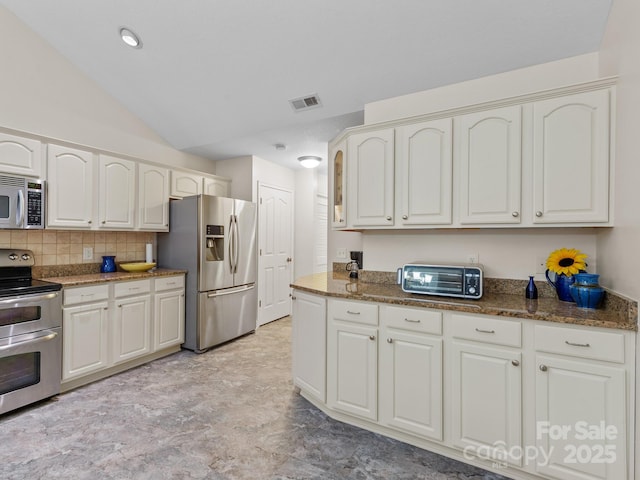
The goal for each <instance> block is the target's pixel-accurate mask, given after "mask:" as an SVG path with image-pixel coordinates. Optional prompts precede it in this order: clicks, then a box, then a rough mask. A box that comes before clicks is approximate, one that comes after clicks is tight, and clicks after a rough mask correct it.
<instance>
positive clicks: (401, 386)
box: [380, 328, 442, 440]
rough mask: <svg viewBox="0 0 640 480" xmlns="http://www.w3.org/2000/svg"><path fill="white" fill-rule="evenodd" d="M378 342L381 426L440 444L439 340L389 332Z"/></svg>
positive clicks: (440, 376)
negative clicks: (438, 441)
mask: <svg viewBox="0 0 640 480" xmlns="http://www.w3.org/2000/svg"><path fill="white" fill-rule="evenodd" d="M381 339H382V340H381V342H380V420H381V422H382V423H383V424H385V425H388V426H390V427H394V428H398V429H401V430H404V431H407V432H409V433H412V434H414V435H419V436H421V437H426V438H431V439H434V440H442V339H441V338H434V337H429V336H426V335H420V334H417V333H410V332H402V331H400V330H396V329H391V328H385V329H383V331H382V332H381Z"/></svg>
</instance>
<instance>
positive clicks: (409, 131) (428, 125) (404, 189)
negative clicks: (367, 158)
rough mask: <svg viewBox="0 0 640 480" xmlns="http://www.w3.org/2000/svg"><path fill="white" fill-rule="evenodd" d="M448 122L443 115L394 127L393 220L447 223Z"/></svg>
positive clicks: (425, 223)
mask: <svg viewBox="0 0 640 480" xmlns="http://www.w3.org/2000/svg"><path fill="white" fill-rule="evenodd" d="M451 123H452V122H451V119H450V118H445V119H442V120H434V121H431V122H425V123H419V124H415V125H406V126H403V127H399V128H397V129H396V151H397V157H396V196H397V199H398V202H397V205H398V206H399V207H400V209H399V211H398V212H397V213H396V219H397V220H398V221H397V222H396V224H398V223H400V224H402V225H438V224H441V225H442V224H450V223H451V188H452V183H451V182H452V177H451V175H452V173H451V168H452V153H451V150H452V144H451V142H452V137H451V128H452V127H451ZM398 217H400V218H399V219H398Z"/></svg>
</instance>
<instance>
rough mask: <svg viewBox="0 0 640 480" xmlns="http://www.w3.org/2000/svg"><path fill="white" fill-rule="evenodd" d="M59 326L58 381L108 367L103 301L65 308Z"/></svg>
mask: <svg viewBox="0 0 640 480" xmlns="http://www.w3.org/2000/svg"><path fill="white" fill-rule="evenodd" d="M62 325H63V327H62V328H63V330H64V335H63V336H62V338H63V347H62V380H70V379H72V378H76V377H81V376H83V375H87V374H89V373H92V372H95V371H98V370H102V369H104V368H107V367H108V366H109V352H108V350H107V337H108V330H107V329H108V322H107V302H100V303H92V304H90V305H81V306H77V307H65V308H64V309H63V313H62Z"/></svg>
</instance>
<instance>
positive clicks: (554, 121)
mask: <svg viewBox="0 0 640 480" xmlns="http://www.w3.org/2000/svg"><path fill="white" fill-rule="evenodd" d="M533 128H534V130H533V180H534V186H533V196H534V198H533V205H534V207H533V208H534V216H533V221H534V223H541V224H544V223H572V222H574V223H575V222H584V223H599V222H607V221H608V220H609V128H610V126H609V90H601V91H595V92H588V93H581V94H576V95H569V96H565V97H560V98H553V99H550V100H545V101H541V102H535V103H534V104H533Z"/></svg>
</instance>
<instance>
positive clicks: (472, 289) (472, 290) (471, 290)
mask: <svg viewBox="0 0 640 480" xmlns="http://www.w3.org/2000/svg"><path fill="white" fill-rule="evenodd" d="M469 293H470V294H471V295H474V294H475V293H476V287H469Z"/></svg>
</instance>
